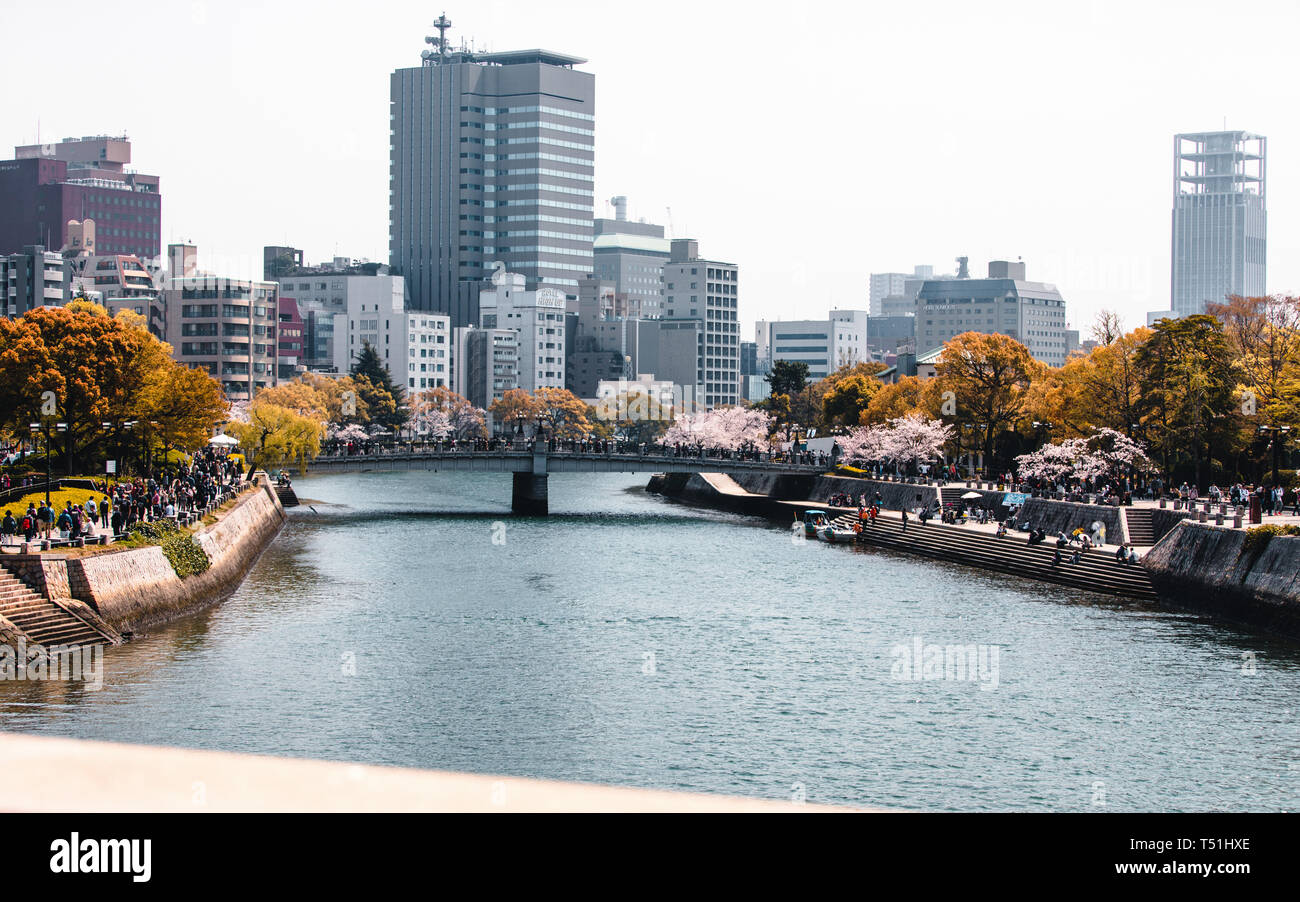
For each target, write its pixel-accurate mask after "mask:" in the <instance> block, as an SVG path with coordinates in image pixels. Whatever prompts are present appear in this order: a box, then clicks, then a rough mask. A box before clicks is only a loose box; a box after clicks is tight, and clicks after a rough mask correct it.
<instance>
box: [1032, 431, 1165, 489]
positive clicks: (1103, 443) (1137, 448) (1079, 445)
mask: <svg viewBox="0 0 1300 902" xmlns="http://www.w3.org/2000/svg"><path fill="white" fill-rule="evenodd" d="M1151 469H1153V465H1152V463H1151V460H1150V458H1148V457H1147V455H1146V448H1145V447H1144V446H1143V444H1142V443H1141V442H1139V441H1136V440H1134V439H1131V438H1129V437H1128V436H1127V435H1125V434H1124V433H1122V432H1119V431H1117V430H1115V429H1110V428H1103V429H1098V430H1097V431H1096V432H1094V433H1093V434H1092V435H1090V436H1088V437H1087V438H1072V439H1067V440H1065V441H1063V442H1059V443H1057V444H1049V445H1043V447H1041V448H1039V449H1038V450H1037V451H1033V452H1030V453H1029V454H1022V455H1020V456H1019V457H1017V458H1016V472H1017V473H1019V474H1020V477H1021V478H1022V479H1033V480H1043V481H1046V482H1064V481H1067V480H1072V479H1078V480H1083V479H1090V478H1091V479H1108V480H1110V481H1112V482H1118V481H1119V480H1120V479H1122V478H1123V476H1124V474H1125V473H1126V472H1137V473H1145V472H1149V471H1150V470H1151Z"/></svg>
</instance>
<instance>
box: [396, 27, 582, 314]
mask: <svg viewBox="0 0 1300 902" xmlns="http://www.w3.org/2000/svg"><path fill="white" fill-rule="evenodd" d="M448 24H449V23H448ZM430 43H432V44H434V46H435V47H436V48H438V49H436V50H434V51H426V52H425V53H424V54H423V57H424V60H423V65H421V66H419V67H417V68H410V69H399V70H397V71H396V72H394V73H393V75H392V80H391V124H390V130H391V138H390V188H389V255H390V260H391V264H392V266H393V268H394V271H395V272H398V273H400V274H402V275H403V276H405V277H406V283H407V287H408V289H409V291H410V302H411V308H412V309H417V310H429V311H437V312H440V313H446V314H448V315H449V316H450V317H451V318H452V325H453V327H460V326H467V325H474V324H476V323H477V322H478V292H479V288H480V287H481V284H482V282H483V280H484V279H485V278H488V277H490V276H491V275H492V274H493V272H494V271H495V270H497V269H502V270H503V271H506V272H511V273H520V274H522V275H523V276H524V277H525V278H526V279H527V281H528V286H529V288H530V289H535V288H537V287H539V286H550V287H554V288H558V289H561V290H563V291H565V292H566V293H567V294H571V295H576V293H577V286H578V280H579V279H581V278H582V277H584V276H586V275H588V274H589V273H591V272H592V269H593V260H592V221H593V212H592V207H593V189H594V184H593V181H594V174H595V168H594V167H595V150H594V148H595V76H593V75H592V74H591V73H589V72H580V71H578V70H577V69H575V68H574V67H575V66H577V65H580V64H582V63H584V62H586V61H585V60H583V59H580V58H578V57H575V56H568V55H566V54H562V53H552V52H550V51H546V50H521V51H513V52H506V53H476V52H473V51H469V50H465V49H462V50H458V51H449V50H448V49H447V48H446V44H445V40H444V39H443V38H431V39H430ZM498 262H499V263H501V264H503V265H502V266H500V267H498V266H497V263H498Z"/></svg>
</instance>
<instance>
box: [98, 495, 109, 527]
mask: <svg viewBox="0 0 1300 902" xmlns="http://www.w3.org/2000/svg"><path fill="white" fill-rule="evenodd" d="M111 507H112V505H110V504H109V501H108V496H107V495H105V496H104V500H103V501H101V502H100V503H99V518H100V521H101V522H102V523H103V524H104V528H105V529H108V512H109V510H110V509H111Z"/></svg>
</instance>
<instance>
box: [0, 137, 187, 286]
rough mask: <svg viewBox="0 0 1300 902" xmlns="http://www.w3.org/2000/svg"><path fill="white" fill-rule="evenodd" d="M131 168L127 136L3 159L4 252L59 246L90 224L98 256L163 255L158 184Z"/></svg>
mask: <svg viewBox="0 0 1300 902" xmlns="http://www.w3.org/2000/svg"><path fill="white" fill-rule="evenodd" d="M130 162H131V142H130V141H128V140H127V139H126V137H125V136H123V137H117V138H113V137H108V136H105V135H96V136H92V137H88V138H65V139H63V140H62V141H60V142H59V143H58V144H29V145H27V146H25V147H16V148H14V159H13V160H6V161H0V253H13V252H14V251H16V250H19V249H20V248H22V247H24V246H26V245H35V244H39V245H44V246H46V247H57V246H58V245H59V243H60V242H61V241H62V240H63V236H64V234H65V230H66V227H67V223H68V221H69V220H73V219H75V220H84V219H93V220H95V224H96V226H97V229H96V231H97V237H98V240H99V244H98V253H101V254H129V255H134V256H136V257H139V258H140V259H141V260H144V261H148V260H152V259H154V258H156V257H158V256H159V254H160V251H161V247H162V244H161V241H162V238H161V228H162V226H161V220H162V197H161V196H160V195H159V190H158V189H159V179H158V176H156V175H144V174H142V173H138V172H136V171H135V170H133V169H128V168H127V164H129V163H130Z"/></svg>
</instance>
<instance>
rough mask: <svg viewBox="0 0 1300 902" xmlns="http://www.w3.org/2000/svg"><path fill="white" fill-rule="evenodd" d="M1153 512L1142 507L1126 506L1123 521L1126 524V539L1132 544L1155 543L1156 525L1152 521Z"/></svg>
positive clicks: (1146, 544) (1147, 544)
mask: <svg viewBox="0 0 1300 902" xmlns="http://www.w3.org/2000/svg"><path fill="white" fill-rule="evenodd" d="M1153 516H1154V515H1153V514H1152V512H1151V511H1150V510H1147V509H1144V508H1132V507H1126V508H1125V509H1124V521H1125V523H1126V524H1127V525H1128V540H1129V541H1130V542H1131V543H1133V544H1134V545H1142V546H1144V547H1149V546H1151V545H1154V544H1155V543H1156V527H1155V523H1153V522H1152V518H1153Z"/></svg>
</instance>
